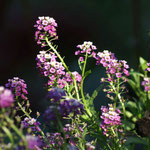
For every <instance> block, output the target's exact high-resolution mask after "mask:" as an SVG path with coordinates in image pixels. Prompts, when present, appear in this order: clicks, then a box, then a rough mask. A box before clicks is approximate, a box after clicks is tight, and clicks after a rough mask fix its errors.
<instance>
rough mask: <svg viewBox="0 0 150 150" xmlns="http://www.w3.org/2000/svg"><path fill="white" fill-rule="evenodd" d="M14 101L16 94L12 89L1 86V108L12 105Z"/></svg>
mask: <svg viewBox="0 0 150 150" xmlns="http://www.w3.org/2000/svg"><path fill="white" fill-rule="evenodd" d="M13 103H14V95H13V94H12V92H11V90H9V89H6V88H4V87H3V86H0V109H1V108H7V107H10V106H11V105H12V104H13Z"/></svg>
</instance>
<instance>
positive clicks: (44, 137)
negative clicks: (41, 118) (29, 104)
mask: <svg viewBox="0 0 150 150" xmlns="http://www.w3.org/2000/svg"><path fill="white" fill-rule="evenodd" d="M17 103H18V106H19V107H20V109H21V110H22V112H23V113H24V114H25V115H26V116H27V117H28V118H29V119H32V118H31V116H30V115H29V113H28V112H26V111H25V109H24V108H23V107H22V105H21V104H20V103H19V102H17ZM39 132H40V134H41V135H42V137H43V139H44V141H45V142H46V143H48V140H47V139H46V136H45V134H44V132H43V131H42V130H40V131H39Z"/></svg>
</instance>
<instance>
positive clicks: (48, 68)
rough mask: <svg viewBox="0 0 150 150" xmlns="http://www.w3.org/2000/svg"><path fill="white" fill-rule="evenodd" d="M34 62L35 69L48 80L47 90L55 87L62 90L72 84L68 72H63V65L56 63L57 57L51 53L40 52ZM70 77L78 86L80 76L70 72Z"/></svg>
mask: <svg viewBox="0 0 150 150" xmlns="http://www.w3.org/2000/svg"><path fill="white" fill-rule="evenodd" d="M36 60H37V68H39V70H40V73H41V74H42V75H44V76H46V77H48V78H49V80H48V87H49V88H52V87H56V86H58V87H59V88H64V87H65V86H67V85H71V84H72V83H73V79H72V77H71V75H70V74H69V73H68V72H65V68H64V66H63V64H62V63H61V62H58V61H57V56H56V55H55V54H54V53H53V52H46V51H40V54H38V55H37V58H36ZM72 75H73V76H74V77H75V80H76V81H77V83H78V85H79V86H80V83H81V78H82V77H81V75H80V74H79V73H78V72H76V71H74V72H72Z"/></svg>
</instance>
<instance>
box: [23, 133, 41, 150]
mask: <svg viewBox="0 0 150 150" xmlns="http://www.w3.org/2000/svg"><path fill="white" fill-rule="evenodd" d="M25 138H26V141H27V143H28V149H29V150H42V149H41V148H40V147H41V146H42V142H41V140H40V139H39V138H38V137H37V136H32V135H26V137H25Z"/></svg>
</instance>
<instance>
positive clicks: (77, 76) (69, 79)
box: [63, 71, 82, 87]
mask: <svg viewBox="0 0 150 150" xmlns="http://www.w3.org/2000/svg"><path fill="white" fill-rule="evenodd" d="M71 73H72V75H73V76H74V78H75V80H76V82H77V84H78V85H79V87H80V85H81V80H82V76H81V75H80V74H79V73H78V72H77V71H74V72H71ZM63 80H64V81H65V82H66V83H67V84H69V85H71V84H73V79H72V77H71V75H70V74H69V73H66V75H65V77H64V78H63Z"/></svg>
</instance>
